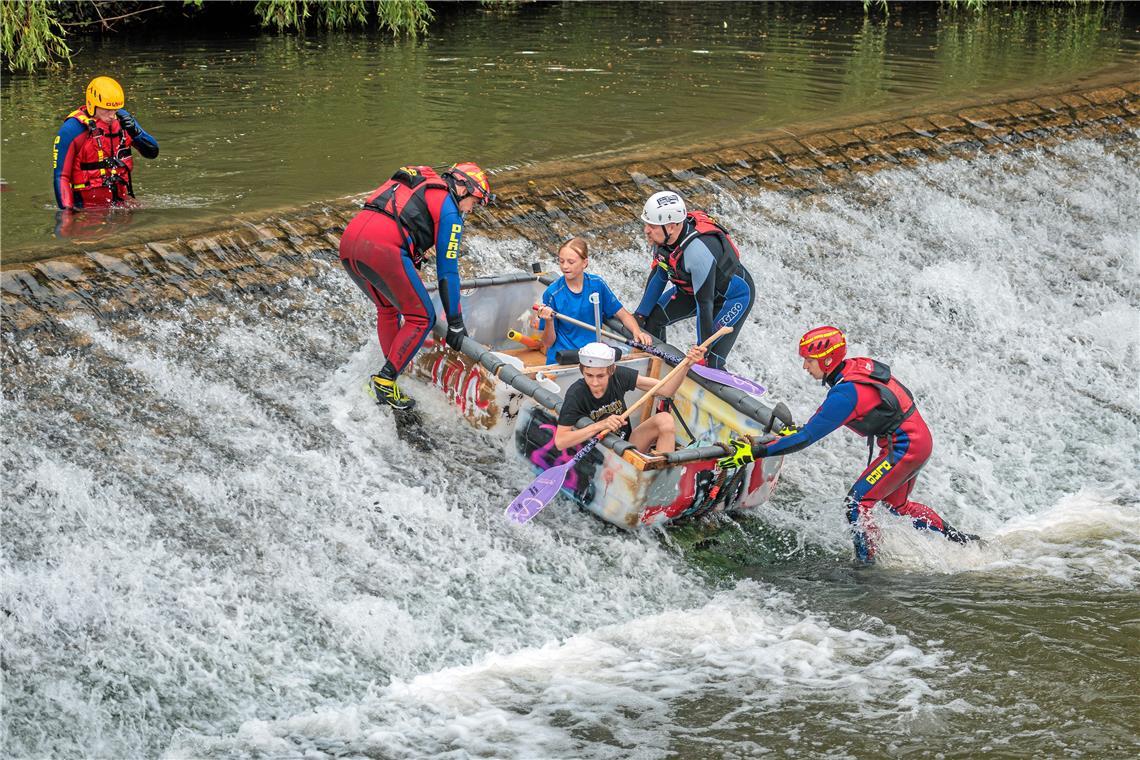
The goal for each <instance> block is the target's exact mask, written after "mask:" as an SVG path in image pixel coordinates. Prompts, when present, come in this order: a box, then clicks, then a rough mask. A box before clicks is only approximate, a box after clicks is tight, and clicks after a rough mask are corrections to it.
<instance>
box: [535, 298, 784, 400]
mask: <svg viewBox="0 0 1140 760" xmlns="http://www.w3.org/2000/svg"><path fill="white" fill-rule="evenodd" d="M534 310H535V311H538V307H537V306H536V307H534ZM554 316H555V317H557V318H558V319H561V320H562V321H563V322H569V323H570V324H572V325H578V327H585V328H586V329H587V330H593V329H594V326H593V325H588V324H586V323H585V322H582V321H581V320H578V319H574V317H568V316H566V315H565V314H559V313H558V312H554ZM601 332H602V335H604V336H605V337H607V338H609V339H610V340H620V341H621V342H622V343H625V344H626V345H627V346H633V347H634V348H640V349H641V350H642V351H644V352H645V353H647V354H649V355H651V356H656V357H657V358H659V359H664V360H665V361H667V362H669V363H671V364H677V363H678V362H680V361H681V358H680V357H679V356H673V355H672V354H670V353H668V352H666V351H662V350H661V349H660V348H654V347H653V346H650V345H646V344H645V343H638V342H637V341H635V340H630V339H628V338H623V337H622V336H620V335H618V334H617V333H615V332H610V331H609V330H602V331H601ZM693 374H696V375H700V376H701V377H703V378H705V379H706V380H712V381H713V382H714V383H720V384H721V385H727V386H729V387H730V388H737V389H739V390H742V391H744V392H745V393H749V394H751V395H753V396H763V395H764V394H765V393H767V392H768V390H767V389H766V388H765V387H764V386H763V385H760V384H759V383H754V382H752V381H751V380H749V379H747V378H743V377H741V376H740V375H734V374H732V373H731V372H727V371H725V370H723V369H713V368H712V367H705V366H702V365H700V364H697V365H695V366H694V367H693Z"/></svg>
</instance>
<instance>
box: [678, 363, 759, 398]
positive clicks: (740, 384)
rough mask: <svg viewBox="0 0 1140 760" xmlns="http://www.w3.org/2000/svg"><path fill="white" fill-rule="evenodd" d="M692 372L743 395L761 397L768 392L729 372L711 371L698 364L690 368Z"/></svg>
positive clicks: (710, 368) (709, 368)
mask: <svg viewBox="0 0 1140 760" xmlns="http://www.w3.org/2000/svg"><path fill="white" fill-rule="evenodd" d="M692 371H693V372H694V373H696V374H698V375H700V376H701V377H703V378H705V379H708V380H712V381H713V382H714V383H720V384H721V385H727V386H728V387H730V388H737V389H739V390H742V391H744V392H745V393H750V394H752V395H753V396H763V395H764V394H765V393H767V392H768V389H767V388H765V387H764V386H763V385H760V384H759V383H754V382H752V381H751V380H748V379H747V378H743V377H741V376H740V375H734V374H732V373H731V372H725V371H724V370H722V369H713V368H712V367H704V366H702V365H700V364H695V365H693V367H692Z"/></svg>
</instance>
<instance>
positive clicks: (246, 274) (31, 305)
mask: <svg viewBox="0 0 1140 760" xmlns="http://www.w3.org/2000/svg"><path fill="white" fill-rule="evenodd" d="M1137 128H1140V81H1131V80H1130V81H1116V82H1111V81H1110V82H1099V83H1097V86H1095V87H1090V86H1089V85H1085V86H1084V87H1083V88H1081V89H1074V90H1071V91H1060V92H1052V93H1048V94H1038V95H1030V96H1029V97H1025V96H1021V97H1018V98H1016V99H1008V100H1005V101H1001V102H990V103H986V104H981V105H979V104H968V103H964V104H952V105H949V106H947V107H946V108H944V110H939V111H937V112H930V113H912V114H909V115H902V114H881V115H880V116H879V117H876V118H868V117H866V116H864V117H863V118H861V119H848V120H846V121H844V122H833V123H829V124H825V125H821V124H815V125H793V126H790V127H786V128H782V129H778V130H772V131H769V132H766V133H762V134H757V135H752V136H749V137H746V138H737V139H734V140H729V141H725V142H723V143H721V144H719V145H716V146H710V145H698V146H688V147H686V148H683V149H682V148H678V147H677V146H657V147H653V146H650V147H647V148H643V149H640V150H638V151H636V152H633V153H629V152H627V153H622V154H602V155H597V156H591V157H586V158H582V159H575V160H573V161H562V162H550V163H544V164H538V165H532V166H527V167H523V168H519V169H512V170H509V171H503V172H499V173H498V174H496V176H495V177H494V180H493V184H494V189H495V191H496V193H497V195H498V204H497V205H496V207H494V208H493V209H492V210H490V211H487V210H479V211H478V212H476V217H477V218H475V219H474V220H473V223H472V225H471V234H474V235H476V236H479V235H483V236H488V237H493V238H523V239H526V240H529V241H532V242H533V243H535V244H536V245H538V246H541V247H543V248H550V247H552V246H553V244H556V242H557V241H559V240H562V239H565V238H566V237H569V236H570V235H572V234H581V233H584V232H588V233H592V234H596V235H603V236H604V235H607V234H617V235H629V234H632V233H634V232H636V231H637V229H638V225H637V223H636V222H635V219H636V217H637V213H638V211H639V210H640V207H641V204H642V202H643V200H644V198H645V197H646V196H647V195H649V194H650V193H651V192H653V191H654V190H657V189H661V188H662V187H665V186H668V187H672V188H675V189H677V190H680V191H682V192H684V193H685V194H686V195H687V196H689V197H690V198H691V199H692V201H693V203H694V204H695V205H712V204H713V202H714V200H715V194H717V193H721V192H729V193H733V194H746V193H748V192H750V191H751V192H755V191H757V190H774V191H782V192H790V193H813V192H819V191H822V190H824V189H826V188H829V187H834V186H836V185H837V184H840V183H843V182H844V181H846V180H848V179H849V178H851V177H852V176H854V175H855V174H857V173H866V172H873V171H877V170H879V169H882V168H885V167H891V166H897V165H899V164H904V165H905V164H908V163H913V162H917V161H926V160H939V159H945V158H951V157H969V156H971V155H976V154H977V153H978V152H981V151H1016V150H1020V149H1025V148H1032V147H1036V146H1040V145H1047V144H1051V143H1055V142H1058V141H1061V140H1067V139H1072V138H1076V137H1084V138H1095V139H1113V138H1114V136H1120V135H1124V134H1126V133H1127V132H1130V131H1132V130H1135V129H1137ZM380 179H381V178H377V181H378V182H379V180H380ZM360 200H361V198H360V197H359V196H357V197H351V198H342V199H338V200H337V201H334V202H329V203H323V204H315V205H311V206H308V207H305V208H301V209H297V210H294V211H290V212H287V213H281V214H273V215H267V216H266V217H265V218H263V219H261V220H258V221H247V222H243V223H240V224H238V225H236V226H231V227H230V228H228V229H219V230H215V231H212V232H208V233H202V232H197V231H195V232H192V233H188V234H186V235H182V236H177V237H172V238H170V239H166V240H159V241H154V242H149V243H145V244H139V245H130V246H123V247H118V248H108V249H105V250H101V251H90V252H87V253H82V254H72V255H66V256H60V257H55V258H50V259H45V260H41V261H37V262H31V263H23V264H15V265H12V266H9V267H5V268H4V269H3V272H2V283H0V285H2V293H3V322H4V325H3V331H4V333H5V335H6V338H12V339H16V340H20V339H23V338H26V337H32V336H34V335H35V334H36V333H39V332H41V331H45V330H46V331H48V332H53V331H54V328H55V326H56V320H57V319H58V318H60V317H65V316H67V315H71V314H75V313H87V314H92V313H94V314H97V315H99V316H102V317H106V318H113V317H115V316H117V315H121V314H125V313H131V312H133V311H135V310H138V309H142V310H147V311H150V310H155V309H161V308H162V307H163V306H165V305H167V304H169V303H170V302H171V301H178V302H180V301H183V300H185V299H187V298H194V299H202V300H205V301H209V300H212V297H213V296H219V295H223V294H230V293H234V292H259V291H267V290H273V289H275V288H277V287H279V286H281V285H282V284H284V283H285V282H286V281H288V280H291V279H293V278H307V277H312V276H315V275H316V274H317V273H319V272H320V271H322V270H324V269H326V268H328V267H330V266H336V261H337V244H338V241H339V236H340V233H341V231H342V230H343V229H344V226H345V224H346V223H347V222H348V220H349V219H351V217H352V216H353V215H354V214H355V213H356V211H357V210H358V209H359V203H360ZM10 347H11V344H9V348H10Z"/></svg>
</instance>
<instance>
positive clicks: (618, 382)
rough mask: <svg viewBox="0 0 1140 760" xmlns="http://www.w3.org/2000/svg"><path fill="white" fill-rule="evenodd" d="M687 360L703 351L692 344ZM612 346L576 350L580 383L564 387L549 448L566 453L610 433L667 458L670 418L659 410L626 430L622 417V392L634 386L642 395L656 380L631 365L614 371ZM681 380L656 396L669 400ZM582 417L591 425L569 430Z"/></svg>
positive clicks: (680, 376) (672, 440) (672, 444)
mask: <svg viewBox="0 0 1140 760" xmlns="http://www.w3.org/2000/svg"><path fill="white" fill-rule="evenodd" d="M688 358H689V359H691V360H692V361H693V363H697V362H699V361H701V360H702V359H704V358H705V349H704V348H702V347H700V346H694V347H693V348H690V349H689V354H688ZM615 361H616V354H615V352H614V348H613V346H609V345H606V344H605V343H587V344H586V345H585V346H583V347H582V348H581V349H579V351H578V367H579V369H580V370H581V371H582V379H581V380H578V381H577V382H575V383H574V384H573V385H571V386H570V387H569V388H567V389H566V398H565V400H564V401H563V402H562V411H561V412H560V413H559V414H558V428H557V429H556V430H555V431H554V445H555V446H557V447H558V448H560V449H563V450H565V449H569V448H571V447H573V446H577V445H578V444H580V443H585V442H586V441H588V440H590V439H591V438H593V437H594V436H596V435H600V434H602V433H614V434H616V435H619V436H621V437H622V438H625V439H626V440H628V441H629V442H630V443H632V444H633V445H634V446H635V447H636V448H637V449H639V450H641V451H649V450H650V446H652V448H653V449H654V450H656V452H657V453H658V454H667V453H668V452H670V451H673V450H675V449H676V448H677V437H676V433H675V432H674V423H673V415H671V414H670V413H668V412H658V413H657V414H655V415H653V416H652V417H650V418H649V419H647V420H646V421H645V422H643V423H641V424H640V425H638V426H637V428H636V429H631V427H630V424H629V421H628V420H623V419H621V414H622V413H623V412H625V410H626V406H625V394H626V393H628V392H629V391H632V390H633V389H634V388H637V389H639V390H643V391H647V390H649V389H650V388H652V387H653V386H654V385H655V384H656V383H657V380H656V379H655V378H652V377H647V376H645V375H642V374H640V373H639V372H638V371H637V370H635V369H633V368H632V367H619V366H617V365H616V364H615ZM684 379H685V373H683V372H679V373H677V375H676V377H674V378H673V379H672V380H670V381H669V382H668V383H666V384H665V385H663V386H661V388H660V390H658V391H657V394H658V395H659V396H663V397H666V398H668V397H671V396H672V395H673V394H674V393H676V392H677V389H678V388H679V387H680V386H681V383H682V382H683V381H684ZM583 417H589V418H590V419H592V420H594V423H593V424H592V425H587V426H585V427H583V428H576V427H574V425H575V423H577V422H578V420H580V419H581V418H583Z"/></svg>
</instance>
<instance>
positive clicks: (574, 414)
mask: <svg viewBox="0 0 1140 760" xmlns="http://www.w3.org/2000/svg"><path fill="white" fill-rule="evenodd" d="M637 377H638V375H637V370H635V369H633V368H631V367H615V368H614V374H613V376H612V377H610V384H609V385H607V386H606V392H605V393H603V394H602V397H601V398H594V394H593V393H590V387H589V386H588V385H586V380H585V379H584V378H582V379H579V380H578V382H576V383H574V384H573V385H571V386H570V387H569V388H567V389H566V399H565V400H564V401H563V402H562V411H561V412H560V413H559V414H558V424H559V425H566V426H567V427H574V425H576V424H577V423H578V420H580V419H582V418H583V417H589V418H590V419H592V420H593V421H594V422H597V421H598V420H600V419H602V418H603V417H609V416H610V415H611V414H621V413H622V412H624V411H625V394H626V393H628V392H630V391H632V390H633V389H634V388H636V387H637ZM632 432H633V427H632V426H631V425H630V424H629V420H626V422H625V426H624V427H622V429H621V437H622V438H626V439H628V438H629V434H630V433H632Z"/></svg>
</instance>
